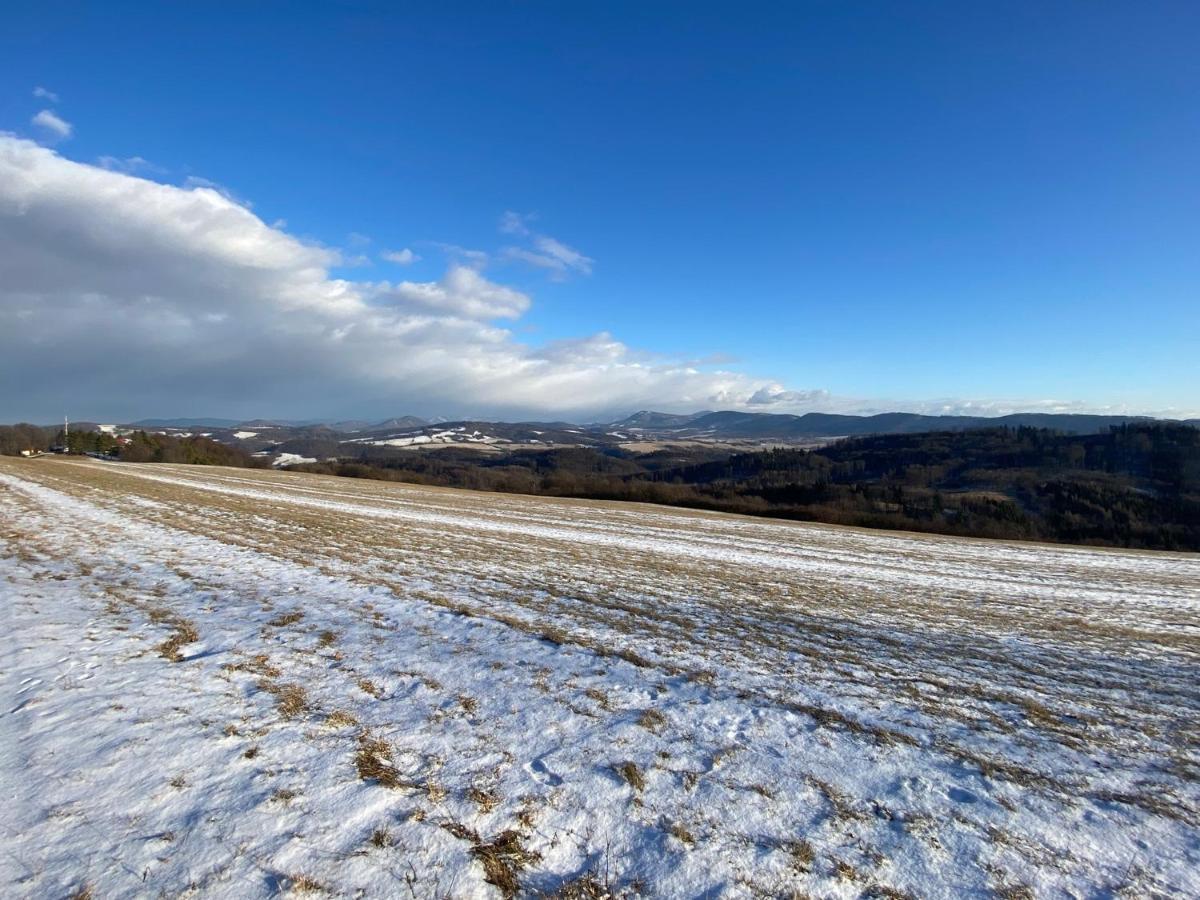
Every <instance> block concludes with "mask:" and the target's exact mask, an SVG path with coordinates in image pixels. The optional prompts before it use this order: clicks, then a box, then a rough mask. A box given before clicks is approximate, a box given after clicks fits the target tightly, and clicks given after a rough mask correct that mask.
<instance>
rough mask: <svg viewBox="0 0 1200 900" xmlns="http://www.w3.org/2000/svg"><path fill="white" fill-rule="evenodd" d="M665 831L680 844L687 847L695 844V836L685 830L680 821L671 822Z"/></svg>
mask: <svg viewBox="0 0 1200 900" xmlns="http://www.w3.org/2000/svg"><path fill="white" fill-rule="evenodd" d="M667 831H669V832H670V833H671V836H672V837H674V838H675V839H676V840H677V841H679V842H680V843H681V844H684V845H686V846H688V847H694V846H696V838H695V837H694V836H693V835H692V833H691V832H690V831H688V830H687V827H686V826H685V825H684V824H683V823H682V822H672V823H671V827H670V828H668V829H667Z"/></svg>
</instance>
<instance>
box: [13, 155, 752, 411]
mask: <svg viewBox="0 0 1200 900" xmlns="http://www.w3.org/2000/svg"><path fill="white" fill-rule="evenodd" d="M193 184H194V185H195V182H193ZM339 259H340V257H339V254H338V253H337V252H336V251H334V250H331V249H329V248H326V247H319V246H313V245H311V244H307V243H305V242H303V241H300V240H298V239H296V238H295V237H293V236H292V235H290V234H288V233H286V232H285V231H283V230H282V229H280V228H275V227H272V226H270V225H268V224H266V223H265V222H263V221H262V220H261V219H259V218H258V217H257V216H256V215H255V214H254V213H253V212H252V211H251V210H250V209H249V208H247V207H246V206H245V205H243V204H241V203H238V202H235V201H233V200H231V199H230V198H228V197H227V196H225V195H223V194H221V193H220V192H218V191H216V190H213V189H212V188H210V187H207V186H198V185H197V186H192V187H190V188H189V187H178V186H174V185H169V184H160V183H158V182H155V181H151V180H148V179H145V178H140V177H137V176H135V175H131V174H128V173H123V172H117V171H110V170H106V169H104V168H102V167H100V166H94V165H86V164H82V163H78V162H73V161H70V160H68V159H65V158H64V157H62V156H60V155H58V154H57V153H55V152H54V151H52V150H50V149H48V148H45V147H41V146H38V145H37V144H35V143H33V142H31V141H26V140H21V139H19V138H15V137H12V136H2V137H0V272H3V273H4V277H3V278H0V381H2V382H3V383H5V384H18V383H19V384H22V385H23V386H24V387H23V390H22V391H21V392H18V393H14V392H5V394H4V395H3V398H2V402H3V403H4V404H5V406H6V407H7V409H5V410H3V413H2V415H0V418H13V417H17V416H31V415H37V416H39V417H41V418H45V417H46V415H48V412H47V411H48V410H57V409H60V408H62V406H63V404H64V403H65V402H69V405H70V406H71V407H72V408H86V409H87V410H89V415H96V416H102V417H113V418H122V417H126V416H137V415H140V414H142V413H144V412H145V411H149V410H157V409H181V408H183V407H185V406H186V407H187V408H201V407H202V408H207V409H222V410H227V411H228V413H229V414H232V415H240V414H257V412H256V411H261V412H267V411H269V414H271V415H299V416H304V415H310V414H312V415H321V414H332V413H337V412H346V413H348V414H356V413H358V412H368V411H370V412H387V411H394V410H397V409H405V410H413V411H417V412H421V411H424V412H432V411H435V410H445V411H447V412H448V413H449V412H453V411H455V410H458V411H463V412H465V411H466V410H468V409H471V410H485V409H486V410H490V411H492V412H493V413H494V414H496V415H505V414H511V415H537V414H553V415H588V414H591V413H593V412H596V411H601V410H605V411H621V410H626V409H632V408H635V407H639V406H646V405H653V406H666V407H669V408H680V407H686V408H690V407H693V406H696V407H699V406H714V405H734V404H737V403H739V402H742V401H744V400H745V399H746V398H748V397H749V396H750V395H751V394H752V393H753V392H754V391H755V390H757V389H758V387H760V386H761V385H762V383H763V382H761V381H755V380H753V379H750V378H748V377H747V376H744V375H741V374H737V373H730V372H701V371H700V370H697V369H695V368H693V367H690V366H686V365H682V364H679V363H674V362H672V361H669V360H661V359H656V358H652V357H649V356H646V355H643V354H637V353H635V352H632V351H630V350H629V349H628V348H626V347H625V346H624V345H623V344H621V343H620V342H619V341H616V340H615V339H613V338H611V337H609V336H608V335H595V336H590V337H584V338H580V339H578V340H574V341H560V342H557V343H554V344H551V345H549V346H545V347H536V346H530V345H528V344H526V343H523V342H521V341H519V340H517V339H516V338H515V337H514V335H513V333H512V332H511V331H509V330H507V329H505V328H502V327H499V326H497V325H496V324H494V323H495V321H497V320H503V319H507V320H510V321H511V320H515V319H517V318H519V317H520V316H521V315H522V314H524V313H525V311H526V310H528V308H529V306H530V303H531V300H530V298H529V297H528V296H527V295H526V294H524V293H522V292H520V291H517V290H514V289H512V288H510V287H506V286H504V285H501V284H497V283H495V282H493V281H491V280H489V279H488V278H486V277H484V275H483V274H481V273H480V272H479V271H478V269H476V268H474V267H472V266H470V265H467V264H465V263H464V262H463V261H458V262H453V263H452V264H451V265H450V267H449V269H448V270H447V272H446V274H445V275H444V276H443V277H442V278H441V279H440V280H438V281H435V282H417V281H402V282H399V283H395V284H393V283H389V282H371V281H348V280H344V279H339V278H334V277H332V276H331V275H330V269H331V267H333V266H335V265H338V263H339ZM51 359H53V360H56V362H55V364H54V365H47V362H48V361H49V360H51ZM30 372H37V373H38V375H37V377H36V378H29V377H27V376H28V373H30ZM18 405H19V408H18Z"/></svg>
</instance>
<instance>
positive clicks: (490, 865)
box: [471, 831, 541, 900]
mask: <svg viewBox="0 0 1200 900" xmlns="http://www.w3.org/2000/svg"><path fill="white" fill-rule="evenodd" d="M471 855H472V856H474V857H475V858H476V859H478V860H479V861H480V862H481V863H483V872H484V876H483V878H484V881H486V882H487V883H488V884H491V885H495V886H496V887H497V888H499V889H500V893H501V895H503V896H504V897H505V898H506V900H507V898H511V897H515V896H516V895H517V893H518V892H519V891H520V890H521V882H520V881H519V880H518V878H517V874H518V873H519V872H520V871H521V870H522V869H524V868H525V867H526V866H527V865H529V864H530V863H533V862H537V861H538V860H539V859H541V857H540V856H539V855H538V854H536V853H531V852H530V851H528V850H526V849H525V848H524V847H523V846H522V845H521V835H520V834H518V833H517V832H515V831H504V832H501V833H500V834H498V835H496V837H494V838H493V839H492V840H491V842H490V843H487V844H477V845H476V846H474V847H473V848H471Z"/></svg>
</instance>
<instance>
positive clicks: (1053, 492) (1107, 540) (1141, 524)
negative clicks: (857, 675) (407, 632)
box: [301, 423, 1200, 550]
mask: <svg viewBox="0 0 1200 900" xmlns="http://www.w3.org/2000/svg"><path fill="white" fill-rule="evenodd" d="M301 468H303V469H304V470H306V471H311V472H324V473H328V474H336V475H347V476H352V477H365V478H381V479H392V480H402V481H415V482H420V483H426V484H440V485H448V486H453V487H468V488H474V489H479V490H500V491H510V492H518V493H530V494H550V495H557V496H573V497H592V498H597V499H620V500H641V501H650V502H656V503H669V504H674V505H681V506H692V507H700V508H707V509H720V510H727V511H730V512H740V513H749V514H755V515H769V516H779V517H785V518H795V519H807V520H815V521H821V522H832V523H839V524H847V525H860V526H867V527H885V528H903V529H913V530H921V531H936V532H942V533H949V534H964V535H973V536H979V537H998V538H1015V539H1024V540H1048V541H1063V542H1070V543H1084V544H1101V545H1111V546H1123V547H1144V548H1157V549H1169V550H1200V430H1197V429H1196V428H1193V427H1190V426H1186V425H1177V424H1162V423H1146V424H1136V425H1122V426H1117V427H1115V428H1113V429H1111V430H1110V431H1109V432H1108V433H1106V434H1095V435H1064V434H1059V433H1056V432H1053V431H1048V430H1044V429H1035V428H1026V427H1021V428H990V429H979V430H975V431H962V432H933V433H926V434H912V435H882V436H874V437H861V438H852V439H848V440H845V441H841V442H838V443H836V444H832V445H830V446H827V447H823V448H820V449H819V450H797V449H777V450H764V451H760V452H755V453H740V454H735V455H732V456H730V455H728V454H726V453H721V452H720V451H719V450H714V449H711V448H706V449H675V448H673V449H670V450H664V451H658V452H656V453H650V454H640V455H637V454H630V453H626V452H622V451H619V450H609V451H604V450H595V449H590V448H570V449H557V450H546V451H520V452H514V453H511V454H507V455H503V456H496V457H481V456H479V455H477V454H473V453H469V452H455V451H450V450H448V451H445V452H440V453H437V454H426V455H419V454H415V453H411V452H404V451H400V450H393V449H390V448H364V449H363V450H361V451H359V452H358V454H357V456H356V457H355V458H353V459H350V458H347V459H343V460H342V461H340V462H336V463H334V462H326V463H318V464H311V465H307V466H303V467H301Z"/></svg>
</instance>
